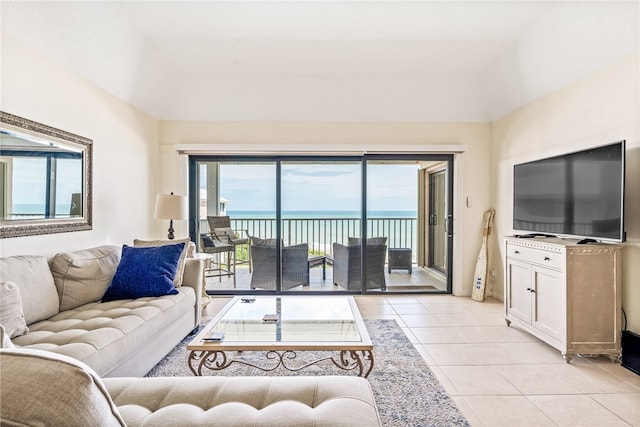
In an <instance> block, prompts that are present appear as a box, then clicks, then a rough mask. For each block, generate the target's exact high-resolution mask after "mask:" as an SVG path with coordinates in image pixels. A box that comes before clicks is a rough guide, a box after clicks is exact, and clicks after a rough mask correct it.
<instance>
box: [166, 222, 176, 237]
mask: <svg viewBox="0 0 640 427" xmlns="http://www.w3.org/2000/svg"><path fill="white" fill-rule="evenodd" d="M168 231H169V234H168V235H167V238H168V239H169V240H173V239H174V238H175V237H176V236H175V234H173V232H174V231H175V230H174V229H173V220H172V219H170V220H169V230H168Z"/></svg>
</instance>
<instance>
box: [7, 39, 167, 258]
mask: <svg viewBox="0 0 640 427" xmlns="http://www.w3.org/2000/svg"><path fill="white" fill-rule="evenodd" d="M0 43H1V46H2V75H1V77H0V78H1V80H0V81H1V86H2V99H1V102H2V104H1V108H2V110H3V111H5V112H8V113H11V114H15V115H18V116H21V117H24V118H27V119H29V120H33V121H36V122H39V123H43V124H46V125H48V126H52V127H55V128H58V129H62V130H65V131H67V132H71V133H74V134H77V135H81V136H84V137H86V138H89V139H92V140H93V156H94V158H93V160H94V168H93V229H92V230H90V231H82V232H71V233H62V234H51V235H42V236H32V237H19V238H10V239H2V240H0V255H1V256H8V255H16V254H42V255H47V256H49V255H53V254H55V253H57V252H59V251H65V250H70V249H81V248H88V247H92V246H98V245H102V244H118V245H120V244H123V243H128V244H132V240H133V239H134V238H136V237H142V238H148V237H150V235H151V234H152V233H151V225H152V224H151V223H152V222H153V221H154V220H153V219H152V216H153V208H154V202H155V193H156V180H157V178H156V177H157V176H158V175H159V172H158V170H157V168H156V164H157V162H158V148H157V140H158V124H157V122H156V121H155V120H154V119H152V118H151V117H149V116H147V115H145V114H143V113H141V112H140V111H139V110H136V109H135V108H133V107H131V106H130V105H128V104H126V103H124V102H122V101H120V100H118V99H117V98H115V97H113V96H112V95H109V94H107V93H106V92H105V91H103V90H102V89H99V88H97V87H96V86H94V85H92V84H91V83H89V82H87V81H86V80H85V79H83V78H80V77H78V76H77V75H76V74H74V73H72V72H70V71H69V70H67V69H66V68H64V67H61V66H60V65H59V64H57V63H55V62H53V61H51V60H50V59H48V58H47V57H45V56H43V55H42V54H40V53H36V52H35V51H33V50H31V49H29V48H27V47H25V46H24V45H22V44H21V43H19V42H17V41H15V40H14V39H12V38H11V37H9V36H7V35H4V34H3V35H2V37H1V40H0Z"/></svg>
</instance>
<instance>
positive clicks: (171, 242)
mask: <svg viewBox="0 0 640 427" xmlns="http://www.w3.org/2000/svg"><path fill="white" fill-rule="evenodd" d="M189 242H191V240H189V239H188V238H187V239H175V240H139V239H135V240H134V241H133V246H147V247H148V246H164V245H176V244H178V243H184V248H183V249H182V254H181V255H180V260H179V261H178V269H177V270H176V277H175V278H174V279H173V285H174V286H175V287H176V288H177V287H179V286H182V276H183V275H184V264H185V262H186V258H187V250H188V249H189Z"/></svg>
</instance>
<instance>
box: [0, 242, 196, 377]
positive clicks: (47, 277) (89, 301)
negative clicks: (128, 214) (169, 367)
mask: <svg viewBox="0 0 640 427" xmlns="http://www.w3.org/2000/svg"><path fill="white" fill-rule="evenodd" d="M136 243H138V242H136ZM141 244H144V242H142V243H141ZM120 253H121V248H120V247H118V246H100V247H96V248H90V249H85V250H80V251H75V252H67V253H61V254H57V255H56V256H54V257H52V258H51V259H47V258H46V257H43V256H32V255H24V256H11V257H5V258H0V282H2V286H3V288H2V289H3V297H4V298H3V299H4V300H5V302H6V303H7V304H10V305H9V306H7V304H4V303H0V304H2V306H3V311H6V310H11V309H13V308H15V306H16V304H14V303H11V301H10V299H11V298H9V297H7V296H6V295H4V293H5V290H6V289H7V287H6V286H16V285H17V288H18V290H19V295H18V296H19V299H21V303H22V304H21V305H22V312H23V316H24V320H25V323H26V325H27V327H28V333H26V334H24V335H19V336H15V337H13V338H12V339H11V340H12V342H13V344H14V345H15V346H16V347H18V348H26V349H39V350H47V351H50V352H54V353H59V354H63V355H66V356H70V357H73V358H75V359H77V360H79V361H81V362H84V363H85V364H87V365H88V366H90V367H91V368H92V369H93V370H95V371H96V372H97V373H98V374H99V375H100V376H102V377H113V376H144V375H145V374H146V373H147V372H148V371H149V370H150V369H151V368H153V367H154V366H155V365H156V363H158V362H159V361H160V360H161V359H162V358H163V357H164V356H166V354H167V353H168V352H169V351H171V349H173V348H174V347H175V346H176V345H177V344H178V343H179V342H180V341H181V340H182V339H183V338H184V337H185V336H187V335H188V334H189V333H190V332H191V331H193V330H194V329H195V328H196V327H197V326H198V324H199V323H200V316H201V309H202V307H201V296H202V286H203V283H204V279H203V271H204V270H203V265H202V261H201V260H197V259H185V260H182V259H181V262H182V263H183V264H182V265H184V272H180V280H178V274H176V282H175V283H176V284H178V285H180V286H177V287H176V289H177V290H178V293H177V294H175V295H164V296H161V297H144V298H136V299H123V300H116V301H109V302H101V301H100V300H101V298H102V296H103V295H104V293H105V290H106V289H107V287H108V286H109V284H110V282H111V278H112V277H113V275H114V272H115V270H116V267H117V266H118V263H119V260H120ZM185 254H186V251H185ZM11 283H15V285H12V284H11ZM3 317H5V316H4V315H3ZM6 328H7V326H6V325H5V329H6Z"/></svg>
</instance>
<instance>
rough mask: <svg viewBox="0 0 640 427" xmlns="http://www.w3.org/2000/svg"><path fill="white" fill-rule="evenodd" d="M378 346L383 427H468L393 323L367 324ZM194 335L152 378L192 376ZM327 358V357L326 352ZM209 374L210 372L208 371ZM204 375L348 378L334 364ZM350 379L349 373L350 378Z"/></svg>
mask: <svg viewBox="0 0 640 427" xmlns="http://www.w3.org/2000/svg"><path fill="white" fill-rule="evenodd" d="M365 323H366V325H367V330H368V331H369V335H370V336H371V341H372V342H373V345H374V350H373V354H374V358H375V361H374V367H373V371H372V372H371V374H370V375H369V378H368V379H369V382H370V384H371V388H372V389H373V393H374V395H375V399H376V404H377V405H378V412H379V413H380V418H381V419H382V423H383V425H384V426H398V427H400V426H402V427H408V426H416V427H417V426H469V423H468V422H467V420H466V419H465V418H464V416H463V415H462V414H461V413H460V411H459V410H458V407H457V406H456V404H455V403H454V402H453V400H452V399H451V398H450V397H449V395H448V394H447V392H446V391H445V390H444V388H443V387H442V385H441V384H440V383H439V382H438V379H437V378H436V376H435V375H434V374H433V372H431V370H430V369H429V367H428V366H427V364H426V363H425V362H424V360H423V359H422V357H421V356H420V354H419V353H418V351H417V350H416V349H415V347H414V346H413V345H412V344H411V342H410V341H409V339H408V338H407V337H406V335H405V334H404V332H402V330H401V329H400V327H398V324H397V323H396V321H395V320H365ZM191 339H193V336H189V337H187V338H185V339H184V340H183V341H182V342H181V343H180V344H179V345H178V346H177V347H176V348H175V349H173V350H172V351H171V353H169V354H168V355H167V357H165V358H164V359H163V360H161V361H160V363H158V364H157V365H156V366H155V367H154V368H153V369H152V370H151V371H150V372H149V373H148V374H147V376H149V377H159V376H191V375H192V373H191V371H190V370H189V367H188V366H187V351H186V345H187V343H188V342H189V341H191ZM298 354H299V357H300V358H301V359H302V360H301V361H300V363H301V364H302V363H304V360H305V359H306V360H308V361H309V360H316V359H318V358H319V355H320V354H321V353H318V354H314V352H300V353H298ZM322 354H323V355H326V353H322ZM242 357H243V359H244V360H246V361H248V362H253V363H255V364H257V365H260V366H262V365H264V364H265V363H266V359H265V357H264V353H260V352H245V353H242ZM205 370H206V369H205ZM206 371H207V372H206V373H204V372H203V374H205V375H226V376H232V375H233V376H239V375H243V376H244V375H345V372H344V371H342V370H340V369H338V368H336V367H335V366H334V365H333V364H332V363H331V362H330V361H325V362H321V363H319V364H318V365H313V366H310V367H309V368H306V369H304V370H301V371H299V372H295V373H292V372H290V371H288V370H286V369H282V368H278V369H276V370H275V371H272V372H268V373H265V372H263V371H261V370H259V369H257V368H252V367H249V366H246V365H242V364H237V363H234V364H232V365H231V366H230V367H228V368H226V369H224V370H223V371H219V372H211V371H208V370H206ZM347 375H348V374H347Z"/></svg>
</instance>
